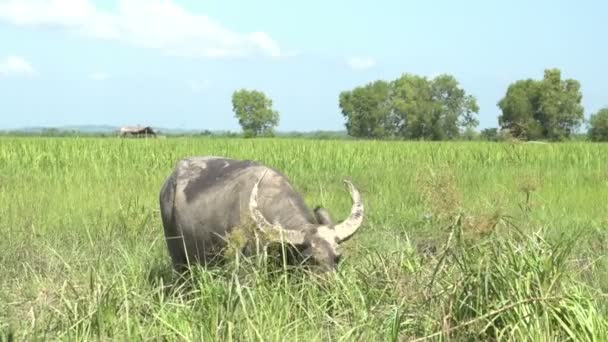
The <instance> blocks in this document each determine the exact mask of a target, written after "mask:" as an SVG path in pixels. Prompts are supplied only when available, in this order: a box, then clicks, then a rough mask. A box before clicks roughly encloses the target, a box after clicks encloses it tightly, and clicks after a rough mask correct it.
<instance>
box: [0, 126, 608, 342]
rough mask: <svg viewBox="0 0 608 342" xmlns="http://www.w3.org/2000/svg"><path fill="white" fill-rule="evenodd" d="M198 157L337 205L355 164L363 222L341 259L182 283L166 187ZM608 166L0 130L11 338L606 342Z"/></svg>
mask: <svg viewBox="0 0 608 342" xmlns="http://www.w3.org/2000/svg"><path fill="white" fill-rule="evenodd" d="M191 155H224V156H230V157H235V158H248V159H256V160H259V161H261V162H263V163H266V164H268V165H270V166H273V167H276V168H278V169H280V170H282V171H283V172H284V173H285V174H286V175H287V176H288V177H289V178H290V179H291V180H292V181H293V183H294V184H295V186H296V187H297V189H298V190H299V191H301V192H302V193H303V194H304V196H305V199H306V200H307V202H308V203H309V204H310V205H311V206H314V205H316V204H320V205H323V206H325V207H327V208H328V209H329V210H331V211H332V214H333V215H334V217H345V216H346V214H347V213H348V211H349V209H350V199H349V196H348V194H347V192H346V191H345V189H344V186H343V184H342V182H341V180H342V179H344V178H347V177H348V178H350V179H352V181H353V182H354V183H355V184H356V185H357V186H358V187H359V188H360V189H361V191H362V194H363V196H364V201H365V204H366V219H365V221H364V225H363V226H362V228H361V229H360V233H358V234H357V236H355V237H353V239H351V240H349V241H348V242H346V244H345V249H346V250H345V253H344V254H345V258H344V261H343V264H342V265H341V268H340V271H339V273H338V274H337V275H335V276H334V277H327V278H319V277H317V276H316V275H315V274H308V273H307V272H304V271H302V270H298V269H296V270H287V269H284V268H282V267H281V266H280V264H278V265H277V264H276V263H270V262H269V263H268V266H267V267H265V266H263V265H266V264H258V261H259V260H255V259H254V260H245V259H242V258H238V259H235V261H234V263H233V264H230V265H228V266H227V267H226V268H223V269H210V270H201V269H195V270H194V272H193V274H192V276H191V278H190V279H187V280H186V281H179V280H177V279H175V277H174V276H173V275H172V274H171V269H170V261H169V257H168V255H167V251H166V247H165V243H164V240H163V233H162V226H161V223H160V217H159V213H158V192H159V189H160V186H161V184H162V182H163V181H164V179H165V177H167V176H168V174H169V173H170V172H171V170H172V168H173V166H174V165H175V162H176V161H177V160H178V159H180V158H182V157H185V156H191ZM606 165H608V146H607V145H603V144H595V143H574V142H571V143H561V144H543V145H538V144H521V143H490V142H461V143H454V142H451V143H448V142H391V143H388V142H380V141H352V140H343V141H320V140H312V139H311V140H308V139H297V140H295V139H293V140H292V139H222V138H198V139H194V138H172V139H119V138H113V139H103V138H59V137H57V138H35V137H29V138H23V137H0V233H1V234H2V237H3V238H2V239H0V335H2V334H5V336H8V334H12V335H13V336H14V337H15V339H16V340H19V341H21V340H69V341H76V340H97V339H101V340H205V341H209V340H213V341H216V340H222V341H224V340H226V341H232V340H239V341H242V340H256V341H258V340H259V341H262V340H263V341H283V340H307V341H308V340H318V341H326V340H355V341H357V340H366V341H396V340H414V339H416V338H424V337H428V338H429V339H431V340H446V339H447V337H448V335H449V337H450V338H451V339H453V340H493V339H494V338H497V339H502V340H504V339H507V340H514V341H525V340H534V341H537V340H559V341H568V340H576V341H600V340H603V339H605V336H608V299H607V298H606V295H605V294H606V293H607V292H608V263H607V261H606V259H605V256H606V249H607V248H608V244H607V243H606V238H608V233H607V230H606V228H607V226H608V216H607V215H608V214H607V211H606V206H605V201H606V198H608V169H607V168H606ZM262 261H263V260H262ZM0 339H2V337H1V336H0Z"/></svg>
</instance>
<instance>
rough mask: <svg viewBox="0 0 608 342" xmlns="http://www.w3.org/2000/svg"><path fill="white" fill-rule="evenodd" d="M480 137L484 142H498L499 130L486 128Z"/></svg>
mask: <svg viewBox="0 0 608 342" xmlns="http://www.w3.org/2000/svg"><path fill="white" fill-rule="evenodd" d="M479 135H480V136H481V139H483V140H487V141H496V140H498V128H496V127H490V128H484V129H482V130H481V132H480V133H479Z"/></svg>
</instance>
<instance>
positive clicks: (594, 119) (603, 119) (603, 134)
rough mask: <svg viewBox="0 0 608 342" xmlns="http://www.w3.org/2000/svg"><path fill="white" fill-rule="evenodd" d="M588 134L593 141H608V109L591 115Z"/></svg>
mask: <svg viewBox="0 0 608 342" xmlns="http://www.w3.org/2000/svg"><path fill="white" fill-rule="evenodd" d="M587 134H588V136H589V139H590V140H591V141H608V107H606V108H602V109H600V110H599V111H598V112H597V113H595V114H593V115H591V117H590V118H589V131H588V132H587Z"/></svg>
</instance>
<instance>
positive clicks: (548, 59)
mask: <svg viewBox="0 0 608 342" xmlns="http://www.w3.org/2000/svg"><path fill="white" fill-rule="evenodd" d="M606 13H608V3H607V2H604V1H589V0H579V1H576V2H574V1H565V0H553V1H546V0H537V1H523V0H513V1H478V0H470V1H447V0H443V1H439V0H427V1H405V0H401V1H397V0H394V1H393V0H378V1H376V2H372V1H365V2H364V1H356V0H349V1H346V0H333V1H331V2H329V1H328V2H322V1H318V0H309V1H305V2H288V1H278V0H258V1H242V0H241V1H231V0H223V1H211V0H199V1H186V0H182V1H177V0H173V1H170V0H162V1H161V0H112V1H92V0H0V42H2V43H1V44H0V105H1V108H0V128H16V127H23V126H62V125H89V124H109V125H133V124H142V125H152V126H156V127H171V128H192V129H211V130H239V126H238V122H237V120H236V119H235V118H234V116H233V113H232V106H231V101H230V98H231V95H232V92H233V91H234V90H236V89H239V88H249V89H258V90H262V91H264V92H265V93H266V94H267V95H268V96H270V97H271V98H272V99H273V101H274V108H275V109H277V110H278V111H279V112H280V114H281V120H280V124H279V127H278V129H279V130H281V131H291V130H301V131H308V130H315V129H325V130H341V129H344V119H343V117H342V115H341V113H340V109H339V107H338V96H339V93H340V92H341V91H343V90H348V89H352V88H353V87H356V86H359V85H363V84H365V83H367V82H370V81H374V80H377V79H385V80H390V79H394V78H397V77H399V76H400V75H401V74H402V73H406V72H407V73H415V74H420V75H425V76H429V77H432V76H434V75H437V74H439V73H449V74H452V75H454V76H455V77H456V78H457V79H458V80H459V82H460V83H461V86H462V87H464V89H465V90H466V91H467V92H468V93H470V94H472V95H474V96H475V97H476V98H477V100H478V103H479V105H480V115H479V119H480V126H479V128H484V127H491V126H496V125H497V117H498V115H499V114H500V112H499V109H498V108H497V107H496V103H497V102H498V101H499V100H500V98H501V97H502V96H503V95H504V93H505V91H506V88H507V86H508V85H509V84H510V83H511V82H513V81H515V80H517V79H521V78H529V77H532V78H541V77H542V74H543V70H544V69H545V68H552V67H557V68H560V69H562V72H563V76H564V77H568V78H575V79H578V80H579V81H580V82H581V84H582V90H583V104H584V106H585V115H586V117H588V116H589V114H590V113H594V112H596V111H597V110H598V109H599V108H601V107H603V106H608V82H606V80H608V68H606V61H607V60H608V44H606V42H605V35H606V33H607V32H608V30H607V28H606V24H605V15H606Z"/></svg>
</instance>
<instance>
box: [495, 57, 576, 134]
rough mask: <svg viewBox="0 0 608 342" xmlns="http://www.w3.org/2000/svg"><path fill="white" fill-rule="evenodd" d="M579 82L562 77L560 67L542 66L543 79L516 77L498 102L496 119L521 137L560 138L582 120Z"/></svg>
mask: <svg viewBox="0 0 608 342" xmlns="http://www.w3.org/2000/svg"><path fill="white" fill-rule="evenodd" d="M581 100H582V94H581V91H580V83H579V82H578V81H576V80H573V79H567V80H562V78H561V71H560V70H559V69H547V70H545V73H544V77H543V79H542V80H540V81H537V80H532V79H526V80H519V81H516V82H515V83H513V84H511V85H510V86H509V87H508V89H507V93H506V95H505V96H504V97H503V98H502V99H501V100H500V101H499V102H498V107H499V108H500V109H501V111H502V115H500V116H499V118H498V121H499V124H500V126H501V128H503V129H509V131H510V132H511V133H512V134H513V135H514V136H516V137H518V138H520V139H541V138H546V139H551V140H562V139H565V138H568V137H570V136H571V135H572V134H573V133H574V132H575V130H576V128H577V127H579V126H580V125H581V124H582V122H583V118H584V117H583V112H584V109H583V106H582V105H581Z"/></svg>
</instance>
